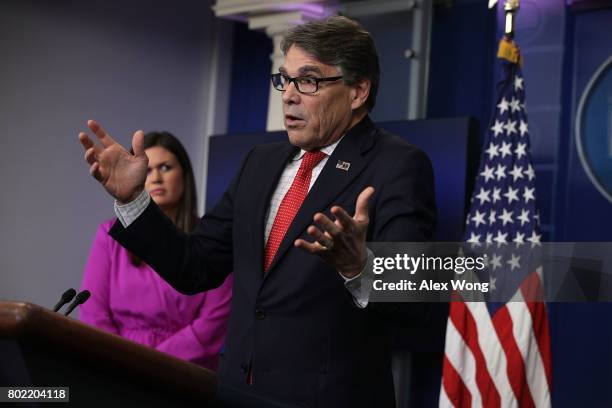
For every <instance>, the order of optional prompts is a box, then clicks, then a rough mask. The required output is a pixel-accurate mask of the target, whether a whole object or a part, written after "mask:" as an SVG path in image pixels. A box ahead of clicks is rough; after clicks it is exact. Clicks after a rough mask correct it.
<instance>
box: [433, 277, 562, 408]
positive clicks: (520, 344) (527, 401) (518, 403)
mask: <svg viewBox="0 0 612 408" xmlns="http://www.w3.org/2000/svg"><path fill="white" fill-rule="evenodd" d="M541 274H542V270H541V268H539V269H538V270H537V271H535V272H534V273H532V274H530V275H529V276H528V278H527V279H526V280H525V281H524V282H523V283H522V284H521V286H520V288H519V290H518V291H517V292H516V294H515V296H514V297H513V298H512V300H511V301H510V302H508V303H506V304H505V305H504V306H502V307H501V308H499V309H498V310H497V311H496V313H495V314H494V316H492V317H491V315H490V314H489V311H488V310H487V305H486V303H484V302H461V301H455V302H452V303H451V307H450V315H449V319H448V323H447V327H446V347H445V355H444V365H443V378H442V387H441V392H440V400H439V406H440V407H456V408H459V407H461V408H463V407H485V408H495V407H504V408H505V407H520V408H522V407H538V408H539V407H550V386H551V355H550V337H549V331H548V317H547V313H546V305H545V304H544V303H543V302H542V301H541V300H542V293H543V292H542V281H541Z"/></svg>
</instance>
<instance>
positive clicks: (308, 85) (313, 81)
mask: <svg viewBox="0 0 612 408" xmlns="http://www.w3.org/2000/svg"><path fill="white" fill-rule="evenodd" d="M270 79H271V80H272V86H273V87H274V89H276V90H278V91H286V90H287V87H288V86H289V84H290V83H291V82H293V84H294V85H295V88H296V89H297V90H298V92H300V93H303V94H311V93H315V92H317V91H318V90H319V83H320V82H329V81H337V80H339V79H342V77H341V76H334V77H327V78H315V77H308V76H303V77H294V78H290V77H288V76H287V75H283V74H281V73H278V74H272V75H270Z"/></svg>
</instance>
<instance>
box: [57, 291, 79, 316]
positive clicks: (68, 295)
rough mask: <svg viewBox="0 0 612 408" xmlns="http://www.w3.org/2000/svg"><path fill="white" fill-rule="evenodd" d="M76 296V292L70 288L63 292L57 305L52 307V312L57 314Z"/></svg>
mask: <svg viewBox="0 0 612 408" xmlns="http://www.w3.org/2000/svg"><path fill="white" fill-rule="evenodd" d="M75 295H76V290H74V289H72V288H70V289H68V290H67V291H65V292H64V294H63V295H62V298H61V299H60V300H59V302H57V304H56V305H55V306H54V307H53V311H54V312H57V311H58V310H60V309H61V308H62V306H64V305H65V304H66V303H68V302H70V301H71V300H72V298H73V297H74V296H75Z"/></svg>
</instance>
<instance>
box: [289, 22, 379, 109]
mask: <svg viewBox="0 0 612 408" xmlns="http://www.w3.org/2000/svg"><path fill="white" fill-rule="evenodd" d="M293 45H295V46H297V47H299V48H300V49H302V50H304V51H305V52H307V53H308V54H310V55H311V56H313V57H314V58H316V59H317V60H319V61H320V62H322V63H324V64H326V65H331V66H336V67H339V68H340V70H341V71H342V76H343V77H344V78H343V80H344V82H345V83H346V84H348V85H354V84H356V83H357V82H359V81H360V80H363V79H368V80H370V84H371V85H370V95H369V96H368V99H367V101H366V107H367V108H368V111H371V110H372V109H373V108H374V105H375V104H376V93H377V91H378V84H379V82H380V66H379V63H378V53H377V51H376V46H375V45H374V40H373V39H372V36H371V35H370V33H369V32H367V31H366V30H365V29H364V28H363V27H362V26H361V25H360V24H359V23H357V22H356V21H353V20H351V19H349V18H346V17H342V16H333V17H329V18H328V19H326V20H322V21H312V22H309V23H306V24H302V25H299V26H297V27H293V28H291V29H289V30H288V31H286V32H285V34H284V37H283V41H282V42H281V49H282V51H283V54H285V55H287V52H288V51H289V48H291V46H293Z"/></svg>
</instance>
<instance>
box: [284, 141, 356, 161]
mask: <svg viewBox="0 0 612 408" xmlns="http://www.w3.org/2000/svg"><path fill="white" fill-rule="evenodd" d="M343 138H344V135H342V137H341V138H340V139H338V140H337V141H336V142H335V143H332V144H330V145H329V146H325V147H322V148H320V149H319V150H321V151H322V152H323V153H325V155H326V156H327V157H329V156H331V155H332V153H333V152H334V150H335V149H336V147H337V146H338V143H340V141H341V140H342V139H343ZM304 154H306V150H304V149H300V151H299V152H298V153H297V154H296V155H295V156H294V157H293V159H292V160H293V161H297V160H301V159H302V157H304Z"/></svg>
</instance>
